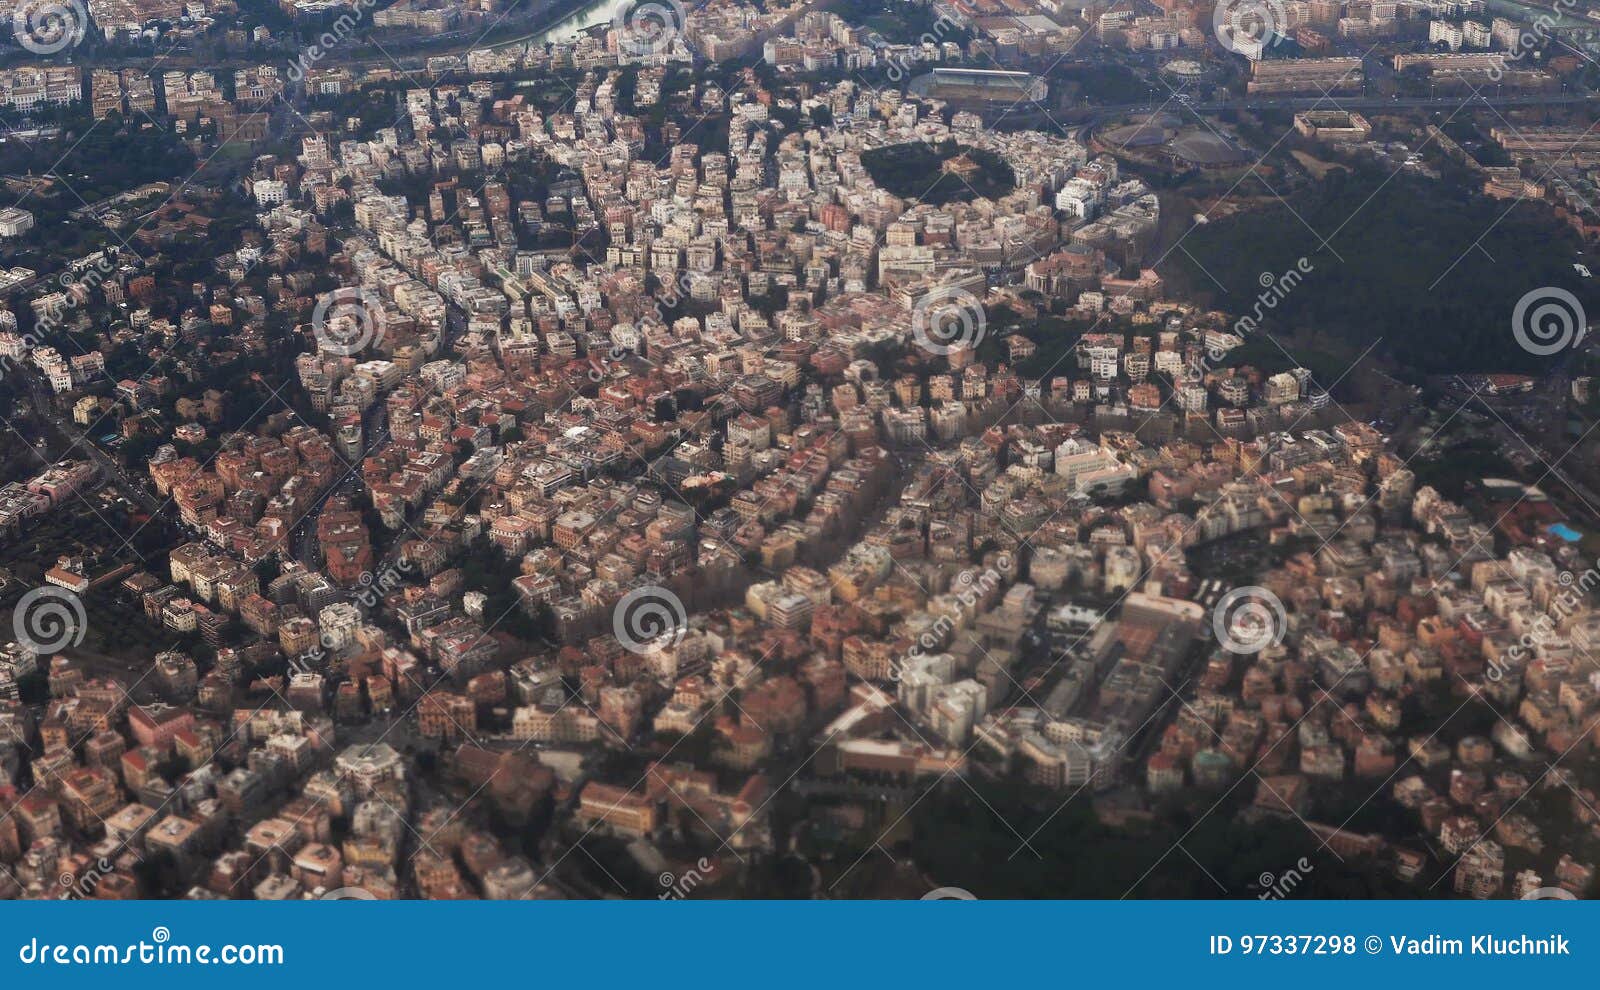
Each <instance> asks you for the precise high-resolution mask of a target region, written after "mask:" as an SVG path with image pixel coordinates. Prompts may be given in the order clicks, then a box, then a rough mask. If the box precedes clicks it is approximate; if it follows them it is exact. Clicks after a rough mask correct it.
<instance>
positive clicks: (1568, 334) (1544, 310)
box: [1511, 285, 1589, 357]
mask: <svg viewBox="0 0 1600 990" xmlns="http://www.w3.org/2000/svg"><path fill="white" fill-rule="evenodd" d="M1588 330H1589V322H1588V317H1587V316H1586V315H1585V314H1584V312H1583V303H1581V302H1579V301H1578V297H1577V296H1575V295H1573V294H1572V293H1570V292H1568V291H1567V290H1566V289H1558V288H1556V287H1554V286H1550V285H1546V286H1543V287H1541V288H1538V289H1534V290H1533V291H1532V292H1528V293H1525V294H1524V295H1523V297H1522V298H1521V299H1518V300H1517V305H1516V308H1515V309H1513V310H1512V311H1511V335H1512V336H1513V337H1515V338H1516V339H1517V344H1518V345H1520V346H1521V347H1522V349H1523V350H1525V351H1527V352H1528V353H1529V354H1533V355H1535V356H1537V357H1548V356H1550V355H1551V354H1558V353H1560V352H1561V351H1564V350H1566V349H1567V348H1569V347H1574V346H1576V345H1577V344H1579V343H1581V342H1582V341H1583V336H1584V334H1585V333H1587V332H1588Z"/></svg>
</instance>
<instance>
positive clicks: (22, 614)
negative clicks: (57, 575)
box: [11, 585, 89, 656]
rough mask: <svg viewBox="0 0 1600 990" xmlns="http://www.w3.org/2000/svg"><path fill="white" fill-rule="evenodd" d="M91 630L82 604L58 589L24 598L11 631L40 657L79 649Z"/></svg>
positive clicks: (51, 587)
mask: <svg viewBox="0 0 1600 990" xmlns="http://www.w3.org/2000/svg"><path fill="white" fill-rule="evenodd" d="M88 629H89V622H88V616H87V614H85V612H84V608H83V602H82V600H80V599H79V598H78V596H77V595H75V594H73V593H72V592H70V591H68V590H67V589H65V588H58V587H56V586H55V585H45V586H43V587H40V588H35V589H33V590H32V591H30V592H28V593H27V594H26V595H23V596H22V598H21V600H20V601H18V602H17V605H16V608H15V609H13V610H12V612H11V631H12V634H13V635H15V636H16V638H17V642H19V643H21V644H22V645H23V646H26V647H27V648H28V649H29V650H31V651H33V652H34V653H36V654H38V655H40V656H47V655H49V654H52V653H56V652H58V651H60V650H63V649H66V648H67V647H69V646H77V645H78V644H80V643H82V642H83V637H84V634H85V633H86V632H88Z"/></svg>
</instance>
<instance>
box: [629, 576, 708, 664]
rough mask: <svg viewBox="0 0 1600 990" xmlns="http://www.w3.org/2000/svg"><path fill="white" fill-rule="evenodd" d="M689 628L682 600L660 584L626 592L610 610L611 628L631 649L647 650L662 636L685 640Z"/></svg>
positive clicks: (634, 651) (640, 651)
mask: <svg viewBox="0 0 1600 990" xmlns="http://www.w3.org/2000/svg"><path fill="white" fill-rule="evenodd" d="M688 631H689V613H688V611H687V610H686V609H685V608H684V607H683V600H682V599H680V598H679V597H678V596H677V595H675V594H673V593H672V592H671V591H669V590H667V589H666V588H663V587H661V586H659V585H654V584H650V585H645V586H644V587H643V588H635V589H633V590H632V591H630V592H628V593H627V594H626V595H623V596H622V598H621V599H620V600H618V602H617V607H616V608H615V609H614V610H613V611H612V613H611V632H612V634H613V635H614V636H616V637H617V642H619V643H621V644H622V647H623V649H625V650H628V651H629V652H630V653H644V652H646V651H648V650H649V649H650V647H651V644H653V643H656V642H658V641H661V640H663V639H665V640H667V641H669V642H670V643H672V644H676V643H679V642H682V640H683V636H684V633H686V632H688Z"/></svg>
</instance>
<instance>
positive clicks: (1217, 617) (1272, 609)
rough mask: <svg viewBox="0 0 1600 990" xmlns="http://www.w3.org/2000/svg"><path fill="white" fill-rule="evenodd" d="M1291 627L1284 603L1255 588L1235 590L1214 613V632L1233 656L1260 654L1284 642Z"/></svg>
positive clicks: (1271, 594) (1225, 597)
mask: <svg viewBox="0 0 1600 990" xmlns="http://www.w3.org/2000/svg"><path fill="white" fill-rule="evenodd" d="M1288 625H1289V622H1288V616H1287V615H1285V614H1284V610H1283V602H1281V601H1279V600H1278V596H1277V595H1274V594H1273V593H1272V592H1271V591H1268V590H1267V589H1266V588H1262V587H1258V586H1256V585H1249V586H1247V587H1243V588H1235V589H1233V590H1232V591H1230V592H1228V593H1227V594H1226V595H1224V596H1222V600H1221V601H1219V602H1217V607H1216V608H1214V609H1212V611H1211V629H1212V632H1214V633H1215V634H1216V637H1217V642H1218V643H1219V644H1220V645H1221V646H1222V648H1223V649H1225V650H1227V651H1228V652H1230V653H1239V654H1245V655H1248V654H1251V653H1260V652H1261V651H1262V650H1264V649H1266V648H1267V647H1269V646H1274V645H1276V644H1277V643H1279V642H1282V640H1283V634H1284V632H1285V631H1287V629H1288Z"/></svg>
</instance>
